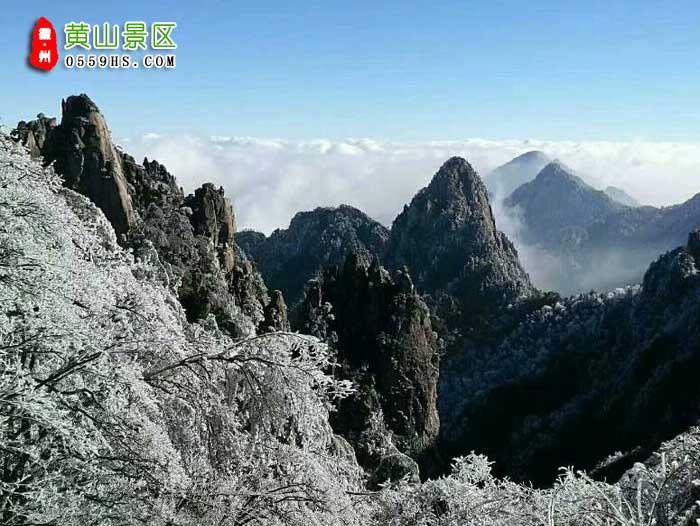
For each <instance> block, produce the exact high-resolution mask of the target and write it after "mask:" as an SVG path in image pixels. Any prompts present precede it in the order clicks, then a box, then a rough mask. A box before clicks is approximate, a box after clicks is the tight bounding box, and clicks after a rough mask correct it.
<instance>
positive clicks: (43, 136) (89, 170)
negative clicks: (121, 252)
mask: <svg viewBox="0 0 700 526" xmlns="http://www.w3.org/2000/svg"><path fill="white" fill-rule="evenodd" d="M62 107H63V116H62V118H61V123H60V124H59V125H56V124H55V119H47V118H46V117H43V116H42V115H41V114H40V115H39V117H38V118H37V120H36V121H32V122H31V123H23V122H21V123H20V124H19V125H18V127H17V132H16V134H17V135H18V136H19V138H20V139H21V140H22V141H23V142H24V143H25V144H26V145H27V146H28V147H29V150H30V153H31V154H32V155H34V156H39V155H40V156H42V157H43V159H44V164H46V165H48V164H50V163H54V168H55V170H56V172H58V173H59V174H61V175H62V176H63V177H64V179H65V181H66V186H68V187H69V188H72V189H73V190H76V191H77V192H80V193H81V194H83V195H85V196H87V197H89V198H90V199H91V200H92V201H93V202H94V203H95V204H96V205H97V206H98V207H100V208H101V209H102V211H103V212H104V214H105V216H107V219H109V221H110V223H112V225H113V226H114V230H115V231H116V232H117V235H121V234H125V233H126V232H128V231H129V229H130V228H131V227H133V226H134V224H135V222H136V213H135V211H134V207H133V204H132V202H131V196H130V195H129V191H128V183H127V181H126V177H125V175H124V171H123V169H122V163H121V155H120V154H119V152H118V151H117V149H116V148H115V147H114V145H113V144H112V140H111V137H110V133H109V129H108V128H107V123H106V122H105V120H104V117H103V116H102V114H101V113H100V110H99V109H98V107H97V105H96V104H95V103H93V102H92V101H91V100H90V99H89V98H88V97H87V96H86V95H79V96H71V97H68V98H67V99H66V100H64V101H63V102H62Z"/></svg>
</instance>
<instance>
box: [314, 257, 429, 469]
mask: <svg viewBox="0 0 700 526" xmlns="http://www.w3.org/2000/svg"><path fill="white" fill-rule="evenodd" d="M301 315H302V323H301V327H302V330H303V331H304V332H308V333H309V334H313V335H315V336H318V337H320V338H322V339H325V340H326V341H329V342H330V343H331V345H332V346H333V347H334V348H336V349H337V351H338V359H339V361H340V363H341V364H342V365H343V367H344V370H343V372H342V373H341V374H343V375H344V376H347V377H348V378H349V379H352V380H353V381H354V382H355V383H356V384H357V385H359V386H360V390H359V391H358V393H356V394H355V395H354V396H352V397H350V398H349V399H347V400H346V401H344V402H343V403H342V404H341V406H340V409H339V412H338V414H337V418H335V424H336V428H337V429H339V430H340V431H341V433H342V434H343V435H344V436H346V437H349V438H350V440H351V442H352V443H353V445H354V446H355V447H356V449H357V451H358V459H359V460H360V462H361V463H363V464H364V465H369V466H370V468H374V467H376V466H377V465H378V463H379V462H380V461H381V458H380V457H381V456H386V455H385V454H381V455H379V458H378V455H377V454H376V453H374V452H373V451H372V449H373V448H376V445H375V444H373V442H372V441H371V436H368V435H367V430H368V429H371V428H372V427H373V425H374V423H373V419H374V420H379V421H378V422H376V423H377V424H378V427H379V428H382V427H383V428H384V429H385V430H386V431H387V432H388V433H389V434H390V435H391V437H392V440H393V442H394V443H395V445H396V446H397V447H398V449H399V450H400V451H402V452H404V453H407V454H409V455H411V456H412V457H414V458H416V459H418V460H419V461H421V460H422V459H423V456H424V455H425V453H426V452H427V451H428V450H429V449H430V448H432V446H433V445H434V441H435V439H436V437H437V434H438V430H439V417H438V413H437V405H436V403H437V383H438V362H439V357H438V352H437V341H436V335H435V333H434V332H433V329H432V326H431V322H430V312H429V311H428V307H427V306H426V305H425V303H424V302H423V301H422V300H421V298H420V296H419V295H418V294H417V293H416V291H415V289H414V287H413V283H412V282H411V278H410V277H409V276H408V274H406V273H404V272H398V273H396V274H395V275H394V278H392V277H391V276H390V274H389V272H388V271H386V270H385V269H384V268H383V267H381V266H380V265H379V264H378V263H377V261H376V259H374V260H372V262H371V263H370V262H369V260H368V259H367V258H366V257H365V255H364V254H362V253H351V254H350V255H349V256H348V257H347V259H346V261H345V263H344V264H343V265H342V266H332V267H328V268H326V269H325V271H324V272H323V275H322V277H321V278H320V279H319V280H315V281H312V282H311V284H310V285H309V287H308V289H307V293H306V297H305V301H304V304H303V306H302V314H301ZM378 431H379V432H380V433H381V432H382V429H378Z"/></svg>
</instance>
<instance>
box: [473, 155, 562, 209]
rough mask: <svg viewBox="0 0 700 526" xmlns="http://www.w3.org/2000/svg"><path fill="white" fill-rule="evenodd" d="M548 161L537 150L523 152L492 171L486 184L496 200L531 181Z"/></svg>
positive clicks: (547, 158) (548, 159)
mask: <svg viewBox="0 0 700 526" xmlns="http://www.w3.org/2000/svg"><path fill="white" fill-rule="evenodd" d="M550 161H551V159H550V158H549V157H547V156H546V155H545V154H544V153H542V152H541V151H539V150H531V151H529V152H525V153H523V154H521V155H518V156H517V157H515V158H514V159H511V160H510V161H508V162H507V163H505V164H503V165H501V166H499V167H498V168H495V169H494V170H492V171H491V173H489V174H488V176H487V177H486V184H487V186H488V187H489V190H490V191H491V192H492V193H493V195H495V196H496V197H497V198H503V197H506V196H508V195H510V194H511V193H512V192H513V190H515V189H516V188H518V187H519V186H521V185H522V184H525V183H527V182H529V181H532V180H533V179H534V178H535V176H536V175H537V174H538V173H539V172H540V170H542V168H544V166H545V165H547V164H548V163H549V162H550Z"/></svg>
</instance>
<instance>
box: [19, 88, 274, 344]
mask: <svg viewBox="0 0 700 526" xmlns="http://www.w3.org/2000/svg"><path fill="white" fill-rule="evenodd" d="M62 109H63V115H62V118H61V123H60V124H56V119H48V118H46V117H44V116H43V115H42V114H40V115H39V116H38V118H37V119H36V120H34V121H30V122H20V123H19V125H18V127H17V129H16V130H15V132H14V136H15V137H16V138H17V139H18V140H19V141H21V142H22V143H23V144H25V145H26V146H27V147H28V149H29V150H30V153H31V154H32V155H33V156H35V157H43V162H44V164H45V165H48V164H51V163H53V166H54V169H55V170H56V172H57V173H59V174H60V175H61V176H63V179H64V184H65V185H66V186H67V187H69V188H71V189H73V190H75V191H77V192H79V193H81V194H83V195H85V196H87V197H89V198H90V199H91V200H92V201H93V202H94V203H95V204H96V205H97V206H98V207H99V208H100V209H102V211H103V212H104V214H105V216H106V217H107V219H108V220H109V221H110V223H111V224H112V226H113V228H114V230H115V231H116V232H117V234H118V235H119V236H120V238H119V239H120V242H121V243H122V244H123V245H126V246H129V247H131V248H133V249H134V251H135V252H136V254H137V255H138V256H139V257H156V258H157V259H158V260H159V262H160V266H161V268H162V269H163V272H162V274H163V275H162V279H163V280H164V282H166V283H167V284H168V285H169V286H171V287H173V288H174V289H175V290H176V292H177V293H178V297H179V298H180V301H181V303H182V304H183V306H184V307H185V310H186V312H187V315H188V317H189V318H190V320H197V319H202V318H206V317H207V316H209V315H213V316H214V317H215V318H216V320H217V321H218V322H219V324H220V326H221V327H222V328H224V329H225V330H227V331H228V332H230V333H231V334H232V335H234V336H241V335H244V334H249V333H250V332H251V331H253V330H255V328H256V327H258V329H259V330H263V326H262V325H263V324H264V330H283V329H284V328H286V327H288V322H287V320H286V308H282V307H281V304H283V299H282V298H281V296H279V295H275V296H274V298H273V300H271V299H270V297H269V296H268V291H267V287H266V286H265V283H264V282H263V279H262V277H261V276H260V275H259V273H258V272H257V270H256V268H255V265H254V264H253V263H252V262H251V261H250V260H249V259H248V258H247V257H246V256H245V254H243V253H242V252H240V251H238V252H239V253H237V248H236V246H235V242H234V234H235V230H236V224H235V217H234V214H233V209H232V206H231V203H230V202H229V200H228V199H227V198H226V197H225V196H224V192H223V189H221V188H220V189H216V188H215V187H214V186H213V185H211V184H204V185H203V186H202V187H200V188H198V189H197V190H195V192H194V194H192V195H188V196H185V195H184V194H183V192H182V190H181V189H180V188H179V187H178V186H177V183H176V180H175V178H174V177H173V176H172V175H171V174H170V173H169V172H168V170H167V169H166V168H165V166H163V165H161V164H160V163H158V162H157V161H153V160H151V161H149V160H148V159H144V161H143V163H142V164H138V163H137V162H136V161H135V160H134V158H133V157H131V156H130V155H128V154H126V153H124V152H122V151H121V150H120V149H119V148H117V147H116V146H115V145H114V144H113V143H112V141H111V137H110V133H109V129H108V128H107V124H106V122H105V119H104V117H103V116H102V114H101V113H100V111H99V109H98V107H97V105H96V104H95V103H94V102H92V100H90V98H89V97H88V96H87V95H77V96H71V97H68V99H66V100H65V101H64V102H63V104H62ZM268 307H269V308H268ZM266 309H267V310H268V311H269V313H270V316H271V318H270V319H267V320H266V314H265V311H266ZM273 311H274V316H273V314H272V313H273Z"/></svg>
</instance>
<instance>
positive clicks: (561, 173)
mask: <svg viewBox="0 0 700 526" xmlns="http://www.w3.org/2000/svg"><path fill="white" fill-rule="evenodd" d="M535 180H536V181H537V180H539V181H549V182H552V181H556V180H560V181H568V182H571V183H574V184H576V185H577V186H584V187H588V186H589V185H588V184H586V182H585V181H584V180H583V179H581V178H580V177H579V176H578V175H576V174H574V172H573V170H572V169H571V168H569V167H568V166H566V165H565V164H564V163H563V162H561V161H560V160H559V159H554V160H553V161H551V162H549V163H548V164H546V165H545V167H544V168H542V170H540V173H538V174H537V177H536V178H535ZM591 189H593V188H592V187H591Z"/></svg>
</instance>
